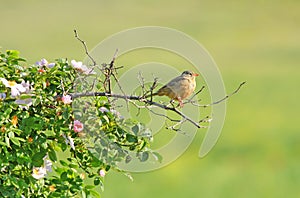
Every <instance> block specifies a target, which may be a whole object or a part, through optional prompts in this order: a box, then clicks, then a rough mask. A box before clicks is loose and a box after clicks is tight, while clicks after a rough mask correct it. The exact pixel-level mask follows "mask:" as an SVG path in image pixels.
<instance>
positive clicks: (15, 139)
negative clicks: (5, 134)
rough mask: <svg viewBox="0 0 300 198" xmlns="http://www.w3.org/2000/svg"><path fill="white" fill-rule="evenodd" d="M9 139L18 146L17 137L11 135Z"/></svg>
mask: <svg viewBox="0 0 300 198" xmlns="http://www.w3.org/2000/svg"><path fill="white" fill-rule="evenodd" d="M9 139H10V140H11V141H12V143H14V144H15V145H17V146H20V141H19V140H18V138H16V137H11V138H9Z"/></svg>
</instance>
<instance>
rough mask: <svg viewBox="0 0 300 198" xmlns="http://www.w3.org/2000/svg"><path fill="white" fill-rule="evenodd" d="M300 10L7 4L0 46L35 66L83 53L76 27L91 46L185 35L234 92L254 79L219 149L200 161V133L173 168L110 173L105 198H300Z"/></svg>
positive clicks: (268, 0)
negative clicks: (125, 36)
mask: <svg viewBox="0 0 300 198" xmlns="http://www.w3.org/2000/svg"><path fill="white" fill-rule="evenodd" d="M299 13H300V1H298V0H287V1H279V0H254V1H250V0H248V1H246V0H241V1H233V0H229V1H220V0H219V1H208V0H206V1H199V0H185V1H172V0H165V1H159V0H145V1H138V0H129V1H115V0H112V1H103V0H97V1H96V0H91V1H78V0H75V1H74V0H72V1H71V0H65V1H58V0H53V1H34V0H28V1H4V0H0V19H1V22H0V46H1V47H2V49H1V51H4V50H6V49H17V50H20V51H21V55H22V56H23V57H26V58H27V59H28V62H30V63H34V62H35V61H36V60H39V59H41V58H43V57H45V58H47V59H48V60H53V59H55V58H59V57H68V58H69V59H71V58H75V59H83V58H84V53H83V49H82V46H81V45H80V44H79V43H78V41H76V40H75V39H74V35H73V29H77V30H78V31H79V33H80V36H81V37H82V38H84V40H86V41H87V43H88V45H89V46H90V47H93V46H95V45H96V44H98V42H99V41H101V40H102V39H104V38H106V37H107V36H110V35H111V34H113V33H116V32H119V31H121V30H124V29H128V28H134V27H137V26H145V25H157V26H166V27H170V28H175V29H178V30H180V31H183V32H185V33H186V34H188V35H190V36H192V37H193V38H195V39H196V40H198V41H199V42H200V43H202V44H203V45H204V47H205V48H206V49H207V50H208V51H209V52H210V54H211V55H212V56H213V58H214V60H215V61H216V63H217V65H218V66H219V69H220V71H221V73H222V75H223V78H224V82H225V86H226V89H227V91H228V92H229V91H230V90H233V89H235V87H236V86H237V85H238V84H239V82H241V81H244V80H246V81H247V85H246V87H245V88H244V89H242V90H241V91H240V93H239V94H238V95H236V96H234V97H232V98H231V99H230V100H229V101H228V102H227V116H226V122H225V125H224V129H223V131H222V135H221V137H220V138H219V140H218V143H217V145H216V146H215V148H214V149H213V150H212V151H211V152H210V153H209V154H208V155H207V156H206V157H205V158H203V159H200V158H198V151H199V147H200V142H201V141H202V140H203V137H204V134H205V130H199V132H198V134H197V136H196V138H195V139H194V141H193V144H192V145H191V147H190V148H189V149H188V150H187V152H185V154H184V155H183V156H181V157H180V158H179V159H178V160H177V161H175V162H174V163H172V164H171V165H169V166H167V167H164V168H162V169H160V170H158V171H153V172H148V173H139V174H133V176H134V181H133V182H131V181H130V180H129V179H128V178H126V177H125V176H123V175H121V174H118V173H111V172H110V173H109V174H108V175H107V177H106V180H105V191H104V192H103V193H102V197H104V198H118V197H132V198H135V197H144V198H147V197H161V198H165V197H174V198H175V197H300V189H299V186H300V155H299V154H300V152H299V151H300V133H299V132H300V127H299V117H300V116H299V112H300V111H299V110H300V105H299V102H298V101H297V99H298V98H300V93H299V85H300V75H299V74H300V68H299V66H300V14H299ZM141 56H142V55H141ZM121 64H123V63H121Z"/></svg>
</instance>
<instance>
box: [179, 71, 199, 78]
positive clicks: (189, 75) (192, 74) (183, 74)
mask: <svg viewBox="0 0 300 198" xmlns="http://www.w3.org/2000/svg"><path fill="white" fill-rule="evenodd" d="M181 76H182V77H187V78H191V77H196V76H199V74H197V73H194V72H192V71H184V72H182V74H181Z"/></svg>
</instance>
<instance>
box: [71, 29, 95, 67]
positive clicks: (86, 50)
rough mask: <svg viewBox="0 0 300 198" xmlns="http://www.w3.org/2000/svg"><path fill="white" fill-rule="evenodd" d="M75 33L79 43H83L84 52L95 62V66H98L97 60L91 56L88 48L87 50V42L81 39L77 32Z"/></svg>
mask: <svg viewBox="0 0 300 198" xmlns="http://www.w3.org/2000/svg"><path fill="white" fill-rule="evenodd" d="M74 33H75V38H76V39H77V40H78V41H80V42H81V43H82V45H83V48H84V51H85V54H86V55H87V56H88V57H89V59H90V60H91V61H92V62H93V66H96V65H97V63H96V61H95V59H94V58H93V57H92V56H91V55H90V53H89V50H88V48H87V45H86V43H85V41H84V40H82V39H81V38H79V36H78V33H77V30H74Z"/></svg>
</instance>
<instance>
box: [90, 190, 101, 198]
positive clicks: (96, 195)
mask: <svg viewBox="0 0 300 198" xmlns="http://www.w3.org/2000/svg"><path fill="white" fill-rule="evenodd" d="M90 193H91V195H92V197H96V198H100V197H101V196H100V194H99V193H98V192H96V191H94V190H90Z"/></svg>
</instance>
